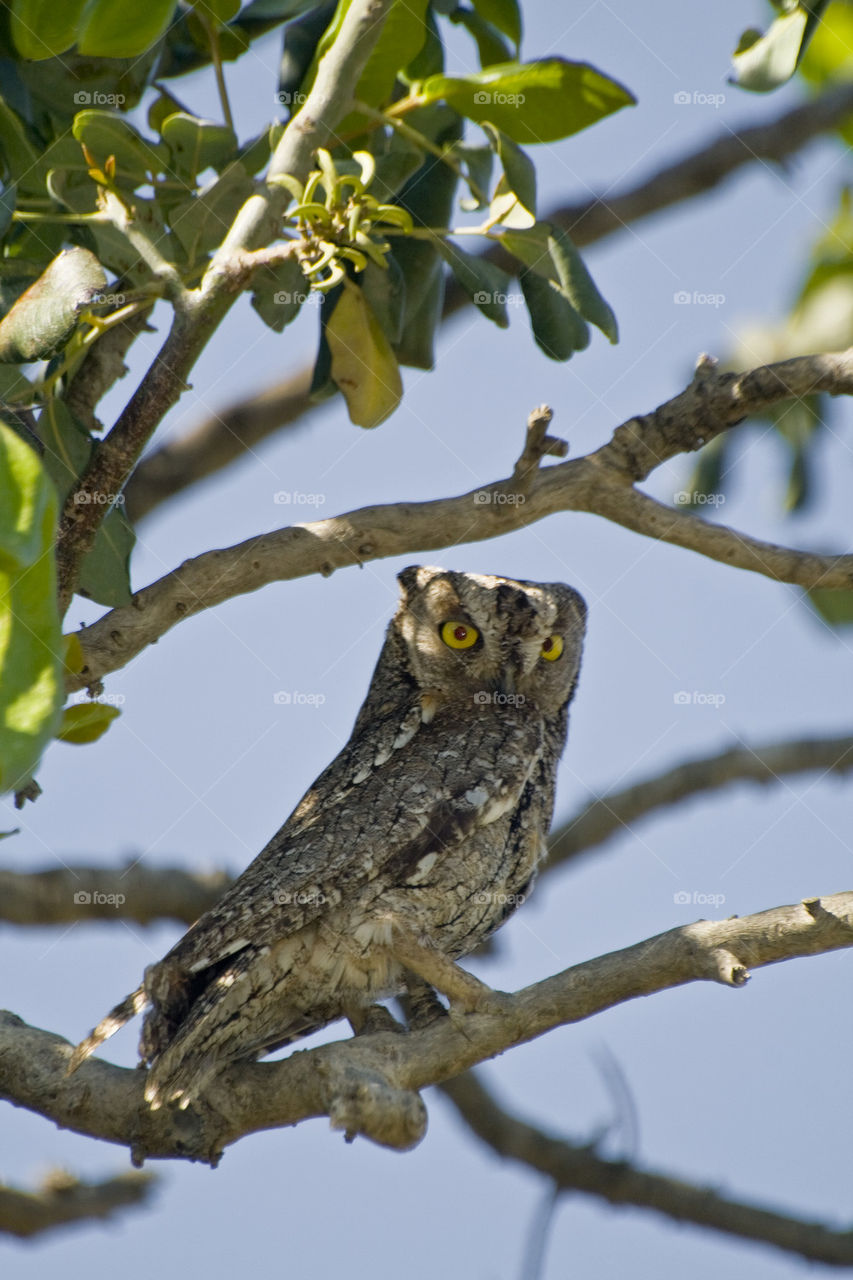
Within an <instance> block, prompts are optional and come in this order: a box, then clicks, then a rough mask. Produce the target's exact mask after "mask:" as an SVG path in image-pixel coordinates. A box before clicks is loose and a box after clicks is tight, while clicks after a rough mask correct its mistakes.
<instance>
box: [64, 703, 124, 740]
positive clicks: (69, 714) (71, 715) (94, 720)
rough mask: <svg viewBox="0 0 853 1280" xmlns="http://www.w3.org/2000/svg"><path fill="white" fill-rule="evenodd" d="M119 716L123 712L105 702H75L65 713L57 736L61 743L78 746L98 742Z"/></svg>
mask: <svg viewBox="0 0 853 1280" xmlns="http://www.w3.org/2000/svg"><path fill="white" fill-rule="evenodd" d="M119 715H121V712H120V711H119V709H118V707H111V706H108V705H107V704H106V703H103V702H75V703H74V705H73V706H71V707H66V708H65V710H64V711H63V713H62V721H61V723H60V725H59V728H58V729H57V731H56V736H57V738H59V740H60V741H61V742H73V743H75V744H76V745H80V744H82V743H85V742H96V741H97V739H98V738H100V737H101V735H102V734H104V733H106V731H107V729H109V727H110V725H111V724H112V722H113V720H115V718H116V716H119Z"/></svg>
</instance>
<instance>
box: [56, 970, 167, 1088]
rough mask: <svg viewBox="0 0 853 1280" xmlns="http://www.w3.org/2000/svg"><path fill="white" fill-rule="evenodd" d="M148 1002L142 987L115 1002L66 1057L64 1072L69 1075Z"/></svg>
mask: <svg viewBox="0 0 853 1280" xmlns="http://www.w3.org/2000/svg"><path fill="white" fill-rule="evenodd" d="M147 1004H148V996H147V995H146V994H145V988H144V987H137V988H136V990H135V991H132V992H131V993H130V995H129V996H125V998H124V1000H122V1002H121V1004H117V1005H116V1007H115V1008H114V1009H111V1010H110V1012H109V1013H108V1014H107V1016H106V1017H105V1018H102V1019H101V1021H100V1022H99V1023H98V1025H97V1026H96V1027H95V1029H94V1031H92V1032H90V1033H89V1035H87V1036H86V1039H85V1040H81V1041H80V1043H79V1044H78V1045H77V1048H76V1049H75V1050H74V1052H73V1053H72V1054H71V1057H70V1058H69V1059H68V1066H67V1068H66V1070H65V1074H66V1075H67V1076H70V1075H72V1074H73V1072H75V1071H76V1070H77V1068H78V1067H79V1066H80V1064H81V1063H82V1062H85V1061H86V1059H87V1058H88V1057H89V1054H90V1053H94V1052H95V1050H96V1049H97V1047H98V1045H100V1044H103V1043H104V1041H105V1040H109V1038H110V1036H112V1035H115V1033H116V1031H119V1030H120V1029H121V1028H122V1027H123V1026H124V1025H125V1023H126V1022H130V1020H131V1018H135V1017H136V1015H137V1014H138V1013H141V1012H142V1010H143V1009H144V1008H145V1006H146V1005H147Z"/></svg>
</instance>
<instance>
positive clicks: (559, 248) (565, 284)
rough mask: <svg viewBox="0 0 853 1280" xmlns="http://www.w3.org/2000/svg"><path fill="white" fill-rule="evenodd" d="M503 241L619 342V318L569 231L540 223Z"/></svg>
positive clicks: (510, 233)
mask: <svg viewBox="0 0 853 1280" xmlns="http://www.w3.org/2000/svg"><path fill="white" fill-rule="evenodd" d="M501 242H502V243H503V245H504V246H505V247H506V248H507V249H508V250H509V252H510V253H512V254H514V255H515V257H517V258H519V259H520V260H521V261H522V262H524V263H526V265H527V266H528V267H530V268H531V270H532V271H534V272H535V273H536V274H537V275H538V276H542V277H543V278H544V279H546V280H548V281H550V283H551V285H552V287H555V288H556V289H557V290H558V292H559V293H561V294H562V295H563V297H564V298H565V299H566V301H567V302H569V303H571V305H572V306H573V308H574V309H575V310H576V311H577V312H579V313H580V315H581V316H583V317H584V319H586V320H588V321H589V322H590V324H594V325H596V326H597V327H598V328H599V329H600V330H601V331H602V333H604V334H605V336H606V337H608V338H609V339H610V341H611V342H618V340H619V332H618V328H617V325H616V317H615V316H614V314H613V312H612V311H611V309H610V307H609V306H608V305H607V303H606V302H605V301H604V299H603V298H602V296H601V294H600V293H599V292H598V289H597V288H596V287H595V282H594V281H593V279H592V276H591V275H590V274H589V272H588V271H587V269H586V266H585V265H584V262H583V259H582V258H581V256H580V254H579V253H578V251H577V249H576V248H575V245H574V244H573V243H572V240H571V238H570V236H568V235H567V234H566V232H565V231H561V230H560V228H559V227H555V226H554V225H553V224H552V223H550V222H537V224H536V226H535V227H531V228H530V229H529V230H524V231H505V232H503V233H502V234H501ZM584 345H586V344H584Z"/></svg>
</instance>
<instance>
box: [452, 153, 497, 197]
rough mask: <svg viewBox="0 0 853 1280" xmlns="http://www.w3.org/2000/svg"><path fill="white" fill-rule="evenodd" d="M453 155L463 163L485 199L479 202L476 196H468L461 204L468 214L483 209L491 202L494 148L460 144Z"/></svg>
mask: <svg viewBox="0 0 853 1280" xmlns="http://www.w3.org/2000/svg"><path fill="white" fill-rule="evenodd" d="M453 154H454V155H455V156H456V158H457V159H458V160H461V161H462V162H463V164H464V165H465V168H466V170H467V171H468V177H469V178H470V179H471V181H472V182H473V183H474V185H475V186H476V187H477V188H479V190H480V192H481V193H482V195H483V197H484V198H483V199H482V200H478V199H477V197H476V196H474V195H468V196H465V198H464V199H463V200H460V202H459V203H460V204H461V206H462V208H463V209H464V210H465V211H466V212H469V211H470V210H472V209H482V208H483V206H484V205H486V204H488V202H489V187H490V185H491V181H492V165H493V162H494V158H495V157H494V153H493V151H492V148H491V147H468V146H465V144H464V143H458V144H457V145H456V146H455V147H454V148H453ZM469 190H470V188H469Z"/></svg>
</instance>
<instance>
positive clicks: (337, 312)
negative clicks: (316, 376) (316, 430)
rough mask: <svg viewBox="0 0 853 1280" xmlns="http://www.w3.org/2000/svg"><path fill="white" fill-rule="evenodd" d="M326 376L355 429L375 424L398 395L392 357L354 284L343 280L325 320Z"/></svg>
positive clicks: (397, 376)
mask: <svg viewBox="0 0 853 1280" xmlns="http://www.w3.org/2000/svg"><path fill="white" fill-rule="evenodd" d="M326 341H327V342H328V344H329V351H330V352H331V358H332V366H331V374H332V380H333V382H334V383H335V385H336V386H337V387H338V388H339V390H340V391H341V392H342V394H343V396H344V399H345V400H346V402H347V409H348V410H349V416H350V421H351V422H354V423H355V425H356V426H357V427H378V426H379V423H380V422H384V421H385V419H386V418H387V417H389V416H390V415H391V414H392V413H393V412H394V410H395V409H396V408H397V405H398V404H399V403H400V400H401V399H402V396H403V382H402V379H401V377H400V370H399V367H398V365H397V358H396V356H395V355H394V352H393V351H392V349H391V344H390V342H389V341H388V339H387V338H386V336H385V334H384V332H383V330H382V326H381V324H380V323H379V321H378V320H377V318H376V316H375V315H374V313H373V310H372V309H371V307H370V305H369V303H368V301H367V299H366V298H365V296H364V294H363V293H362V291H361V289H359V288H358V286H357V285H354V284H352V283H350V282H347V283H345V286H344V289H343V292H342V293H341V296H340V298H339V299H338V304H337V306H336V307H335V309H334V311H333V312H332V314H331V316H330V317H329V319H328V321H327V323H326Z"/></svg>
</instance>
